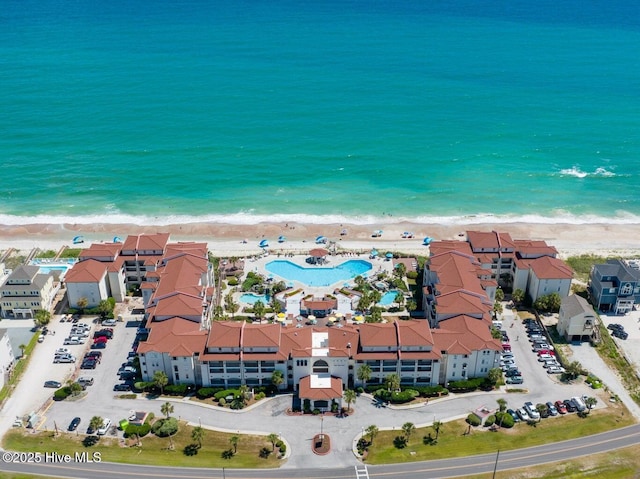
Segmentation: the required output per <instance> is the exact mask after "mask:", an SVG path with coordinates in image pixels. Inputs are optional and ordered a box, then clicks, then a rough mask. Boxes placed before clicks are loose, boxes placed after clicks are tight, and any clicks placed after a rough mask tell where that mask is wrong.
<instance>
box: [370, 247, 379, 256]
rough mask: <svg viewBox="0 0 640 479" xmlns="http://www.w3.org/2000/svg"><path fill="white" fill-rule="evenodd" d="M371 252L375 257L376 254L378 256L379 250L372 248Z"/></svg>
mask: <svg viewBox="0 0 640 479" xmlns="http://www.w3.org/2000/svg"><path fill="white" fill-rule="evenodd" d="M370 254H371V257H372V258H375V257H376V256H378V250H377V249H372V250H371V253H370Z"/></svg>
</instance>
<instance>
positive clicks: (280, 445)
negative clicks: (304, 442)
mask: <svg viewBox="0 0 640 479" xmlns="http://www.w3.org/2000/svg"><path fill="white" fill-rule="evenodd" d="M276 447H277V448H278V449H280V454H284V453H286V452H287V445H286V444H285V443H284V442H282V441H278V442H276Z"/></svg>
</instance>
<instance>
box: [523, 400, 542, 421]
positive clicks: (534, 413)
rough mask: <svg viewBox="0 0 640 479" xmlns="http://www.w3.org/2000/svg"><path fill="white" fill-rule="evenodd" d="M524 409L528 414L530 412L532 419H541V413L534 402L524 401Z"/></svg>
mask: <svg viewBox="0 0 640 479" xmlns="http://www.w3.org/2000/svg"><path fill="white" fill-rule="evenodd" d="M524 409H525V411H527V414H529V417H530V418H531V419H540V413H539V412H538V410H537V409H536V407H535V406H534V405H533V403H532V402H530V401H527V402H526V403H524Z"/></svg>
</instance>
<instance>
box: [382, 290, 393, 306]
mask: <svg viewBox="0 0 640 479" xmlns="http://www.w3.org/2000/svg"><path fill="white" fill-rule="evenodd" d="M396 296H398V291H397V290H395V291H387V292H386V293H384V294H383V295H382V298H380V301H378V304H379V305H380V306H391V304H393V303H395V301H396Z"/></svg>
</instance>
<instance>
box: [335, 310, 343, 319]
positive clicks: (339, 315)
mask: <svg viewBox="0 0 640 479" xmlns="http://www.w3.org/2000/svg"><path fill="white" fill-rule="evenodd" d="M333 315H334V316H335V317H336V318H342V317H344V314H342V313H341V312H339V311H338V312H337V313H334V314H333Z"/></svg>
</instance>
